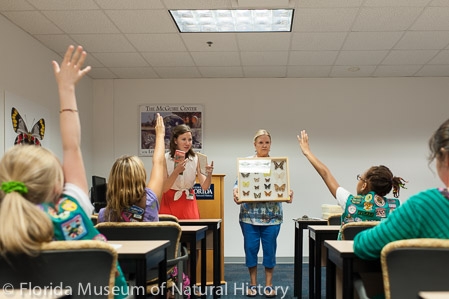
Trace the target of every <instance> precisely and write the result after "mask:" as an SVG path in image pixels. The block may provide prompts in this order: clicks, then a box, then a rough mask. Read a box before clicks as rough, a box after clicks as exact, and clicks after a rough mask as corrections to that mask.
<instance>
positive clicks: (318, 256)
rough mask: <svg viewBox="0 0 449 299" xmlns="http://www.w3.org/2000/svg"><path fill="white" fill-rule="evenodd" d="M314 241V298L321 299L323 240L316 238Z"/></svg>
mask: <svg viewBox="0 0 449 299" xmlns="http://www.w3.org/2000/svg"><path fill="white" fill-rule="evenodd" d="M316 239H317V240H315V262H314V264H315V279H314V280H315V298H317V299H320V298H321V254H322V253H321V246H322V244H323V240H321V238H318V236H316Z"/></svg>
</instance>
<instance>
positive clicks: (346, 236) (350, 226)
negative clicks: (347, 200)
mask: <svg viewBox="0 0 449 299" xmlns="http://www.w3.org/2000/svg"><path fill="white" fill-rule="evenodd" d="M379 223H380V221H360V222H349V223H346V224H344V225H343V226H342V227H341V239H342V240H354V237H355V236H356V235H357V234H358V233H359V232H361V231H364V230H365V229H369V228H372V227H373V226H376V225H378V224H379Z"/></svg>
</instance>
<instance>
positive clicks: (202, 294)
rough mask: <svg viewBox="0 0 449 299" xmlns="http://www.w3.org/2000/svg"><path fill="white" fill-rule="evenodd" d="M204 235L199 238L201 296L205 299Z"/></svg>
mask: <svg viewBox="0 0 449 299" xmlns="http://www.w3.org/2000/svg"><path fill="white" fill-rule="evenodd" d="M206 262H207V261H206V236H204V238H203V239H202V240H201V289H200V290H201V298H203V299H206V294H207V285H206V276H207V273H206Z"/></svg>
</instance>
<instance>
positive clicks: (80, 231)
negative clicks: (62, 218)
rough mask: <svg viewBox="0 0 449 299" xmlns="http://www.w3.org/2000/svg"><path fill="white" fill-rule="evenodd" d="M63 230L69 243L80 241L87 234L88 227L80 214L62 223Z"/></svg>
mask: <svg viewBox="0 0 449 299" xmlns="http://www.w3.org/2000/svg"><path fill="white" fill-rule="evenodd" d="M61 230H62V233H63V234H64V236H65V239H66V240H68V241H70V240H79V239H81V238H82V237H84V236H85V235H86V234H87V229H86V225H85V224H84V221H83V218H82V217H81V215H79V214H78V215H75V216H74V217H73V218H71V219H70V220H68V221H66V222H63V223H61Z"/></svg>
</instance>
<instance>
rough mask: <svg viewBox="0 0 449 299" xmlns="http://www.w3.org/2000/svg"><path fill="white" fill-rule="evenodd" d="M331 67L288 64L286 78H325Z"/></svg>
mask: <svg viewBox="0 0 449 299" xmlns="http://www.w3.org/2000/svg"><path fill="white" fill-rule="evenodd" d="M330 71H331V67H330V66H328V65H314V66H308V65H302V66H288V67H287V77H288V78H323V77H324V78H325V77H328V76H329V73H330Z"/></svg>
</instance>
